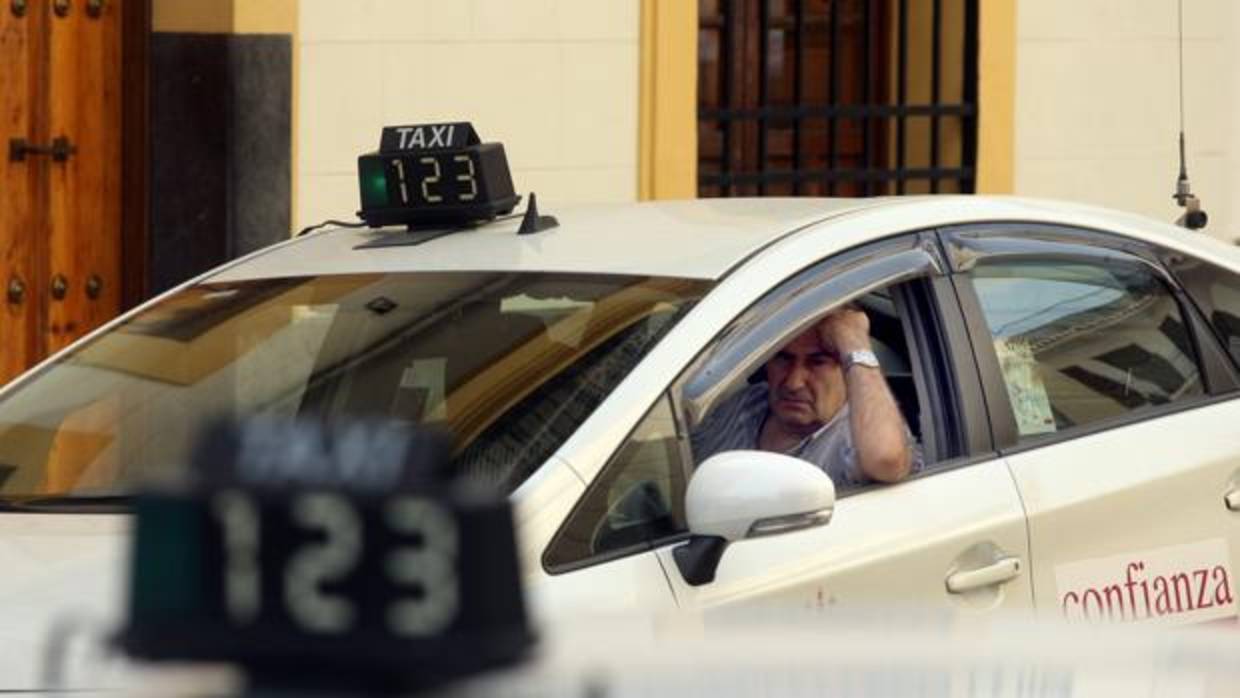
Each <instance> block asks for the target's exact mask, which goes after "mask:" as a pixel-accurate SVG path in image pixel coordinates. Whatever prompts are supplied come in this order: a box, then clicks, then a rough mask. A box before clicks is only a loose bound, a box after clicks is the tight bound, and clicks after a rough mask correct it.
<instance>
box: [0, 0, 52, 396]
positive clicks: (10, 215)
mask: <svg viewBox="0 0 1240 698" xmlns="http://www.w3.org/2000/svg"><path fill="white" fill-rule="evenodd" d="M31 10H32V8H28V7H27V8H25V9H22V8H21V5H19V4H10V3H9V2H5V3H4V4H3V5H0V148H3V151H2V152H0V157H2V158H3V160H0V285H2V286H3V288H4V309H3V312H0V380H7V379H8V378H10V377H11V376H13V375H15V374H17V373H18V372H20V371H21V370H22V369H24V368H25V367H26V366H27V365H29V364H30V363H32V362H33V361H34V359H35V358H36V357H37V356H38V355H39V351H40V349H39V347H40V344H41V342H40V340H39V314H38V313H39V305H38V303H36V302H33V301H34V299H35V298H36V296H37V295H38V293H37V290H36V288H35V287H36V285H37V283H38V281H37V278H38V277H37V276H36V274H35V268H36V267H37V266H38V260H37V259H36V254H37V251H38V250H37V246H36V245H35V244H34V243H35V240H36V239H37V238H38V236H39V235H41V229H40V226H41V224H42V223H41V218H40V217H39V216H36V214H35V211H36V209H41V208H42V207H41V206H39V200H40V199H41V196H42V192H43V187H41V186H40V185H41V184H42V183H44V180H43V179H42V178H41V177H40V176H39V175H40V174H41V173H40V170H39V163H38V162H35V161H32V160H31V159H29V158H27V159H25V160H23V161H18V160H15V159H14V158H13V157H12V153H11V152H10V150H11V147H12V145H11V144H12V142H13V139H26V140H33V139H35V138H37V137H38V136H39V134H38V133H36V124H37V123H39V119H37V118H36V111H37V109H36V108H37V106H38V99H37V98H36V97H37V93H38V92H39V90H38V89H37V85H38V83H39V82H40V80H39V69H40V67H41V65H40V63H39V61H38V60H36V58H37V56H39V55H40V54H41V53H42V52H43V51H42V46H40V39H41V38H42V37H43V36H44V30H43V28H42V19H43V18H42V17H41V16H40V13H38V12H33V11H31Z"/></svg>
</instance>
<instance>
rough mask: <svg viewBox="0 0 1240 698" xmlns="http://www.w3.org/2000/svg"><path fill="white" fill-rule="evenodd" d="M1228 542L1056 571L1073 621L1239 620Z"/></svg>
mask: <svg viewBox="0 0 1240 698" xmlns="http://www.w3.org/2000/svg"><path fill="white" fill-rule="evenodd" d="M1233 578H1234V575H1233V574H1232V570H1231V560H1230V559H1229V556H1228V549H1227V541H1226V540H1224V539H1222V538H1212V539H1210V540H1205V541H1201V542H1197V543H1188V544H1185V545H1173V546H1169V547H1166V548H1156V549H1153V550H1143V551H1136V552H1132V553H1124V554H1122V555H1115V556H1112V557H1106V558H1094V559H1090V560H1081V561H1079V562H1072V563H1068V564H1065V565H1059V566H1057V567H1056V568H1055V583H1056V586H1057V588H1058V592H1059V608H1060V610H1061V611H1062V612H1063V615H1064V617H1065V618H1066V619H1068V620H1070V621H1077V622H1080V621H1085V622H1092V623H1123V622H1143V621H1163V622H1168V623H1194V622H1204V621H1210V620H1217V619H1220V618H1227V617H1229V616H1230V617H1235V616H1236V601H1235V598H1236V596H1235V591H1234V589H1233V587H1232V579H1233Z"/></svg>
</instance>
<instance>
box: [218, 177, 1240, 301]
mask: <svg viewBox="0 0 1240 698" xmlns="http://www.w3.org/2000/svg"><path fill="white" fill-rule="evenodd" d="M541 208H542V213H543V214H544V215H552V216H555V217H556V218H557V219H558V221H559V225H558V226H556V227H554V228H551V229H550V230H545V231H543V232H539V233H536V234H532V235H517V229H518V228H519V227H520V223H521V220H520V216H519V215H514V216H509V217H506V218H504V219H501V220H497V221H493V222H491V223H488V224H486V225H482V226H479V227H477V228H474V229H470V230H465V231H461V232H454V233H451V234H449V235H444V236H441V237H437V238H434V239H432V240H429V241H427V242H423V243H421V244H416V245H410V244H396V245H388V246H372V247H365V245H368V244H374V243H384V242H387V243H392V242H396V243H399V242H401V241H403V240H408V239H410V236H409V235H408V233H406V232H405V230H404V229H403V228H398V227H389V228H384V229H366V228H361V229H350V228H339V227H338V228H328V229H326V230H324V231H322V232H319V233H316V234H313V235H307V236H304V237H301V238H296V239H294V240H290V241H288V242H285V243H281V244H278V245H274V246H272V247H269V248H266V249H264V250H260V251H259V252H256V253H254V254H252V255H250V256H248V257H245V258H243V259H241V260H238V261H237V262H234V263H232V264H230V265H228V266H226V267H224V268H223V269H221V270H220V271H219V272H218V273H216V274H214V275H212V276H211V277H210V280H211V281H221V282H229V281H240V280H247V279H259V278H270V277H289V276H304V275H329V274H352V273H393V272H409V271H539V272H568V273H600V274H639V275H650V276H676V277H684V278H697V279H719V278H721V277H723V276H724V275H725V274H727V273H728V271H729V270H730V269H732V268H733V267H735V266H736V265H737V264H739V263H740V262H742V261H744V260H745V259H746V258H747V257H749V256H751V255H753V254H754V253H756V252H758V251H759V250H761V249H763V248H765V247H768V246H769V245H771V244H772V243H774V242H776V241H778V240H780V239H782V238H785V237H788V236H790V235H792V234H794V233H795V232H796V231H798V230H801V229H803V228H806V227H808V226H811V225H813V224H815V223H819V222H823V221H827V220H832V221H833V222H832V225H833V224H834V220H841V219H848V220H858V221H869V220H871V219H872V222H873V223H874V225H873V228H872V231H871V232H872V234H873V236H875V237H877V236H881V235H884V234H890V233H894V232H898V231H900V230H917V229H925V228H929V227H936V226H944V225H952V224H959V223H969V222H980V221H990V222H1001V221H1012V222H1014V221H1025V222H1043V223H1060V224H1066V225H1074V226H1079V227H1084V228H1094V229H1101V230H1111V231H1114V232H1118V233H1122V234H1127V235H1131V236H1133V237H1136V238H1139V239H1143V240H1145V241H1146V242H1151V243H1155V244H1163V245H1167V246H1169V247H1172V248H1178V249H1180V250H1182V251H1185V252H1195V253H1198V254H1201V255H1202V256H1204V257H1205V258H1206V259H1211V260H1218V259H1219V255H1220V254H1221V255H1223V258H1225V259H1230V260H1231V261H1232V263H1233V264H1234V263H1235V261H1236V260H1237V259H1238V255H1237V254H1236V251H1235V250H1234V249H1224V248H1226V247H1227V246H1225V245H1223V244H1222V243H1219V242H1217V241H1215V240H1211V239H1209V236H1204V235H1189V234H1186V233H1185V231H1184V230H1183V229H1181V228H1176V227H1174V226H1172V225H1170V224H1168V223H1162V222H1160V221H1156V220H1152V219H1149V218H1144V217H1141V216H1137V215H1135V214H1130V213H1125V212H1121V211H1114V210H1108V209H1103V208H1098V207H1094V206H1088V205H1082V204H1073V203H1068V202H1061V201H1045V200H1038V199H1026V198H1019V197H1008V196H900V197H885V198H868V199H823V198H806V197H800V198H778V197H765V198H728V199H691V200H680V201H659V202H643V203H628V204H602V205H575V206H555V205H543V206H542V207H541ZM867 229H870V228H868V226H867ZM854 237H855V236H849V235H843V236H841V238H840V242H841V244H842V245H846V244H848V243H847V239H849V238H854ZM852 242H853V243H855V242H856V240H855V239H854V240H852ZM831 251H832V250H826V249H824V250H822V252H823V253H824V254H829V253H830V252H831Z"/></svg>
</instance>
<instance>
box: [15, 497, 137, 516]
mask: <svg viewBox="0 0 1240 698" xmlns="http://www.w3.org/2000/svg"><path fill="white" fill-rule="evenodd" d="M132 499H133V498H132V497H131V496H129V495H127V494H103V495H80V494H61V495H16V496H7V497H6V496H0V512H35V513H49V514H54V513H73V514H114V513H127V512H128V511H129V506H130V503H131V502H132Z"/></svg>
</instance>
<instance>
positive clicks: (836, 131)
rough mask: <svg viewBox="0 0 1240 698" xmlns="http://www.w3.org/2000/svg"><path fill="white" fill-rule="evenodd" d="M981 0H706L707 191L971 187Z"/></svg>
mask: <svg viewBox="0 0 1240 698" xmlns="http://www.w3.org/2000/svg"><path fill="white" fill-rule="evenodd" d="M977 13H978V0H699V20H698V21H699V28H698V195H699V196H754V195H771V196H788V195H806V196H877V195H888V194H922V193H939V192H942V193H971V192H973V190H974V183H975V174H974V173H975V166H976V159H977V145H976V142H977Z"/></svg>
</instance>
